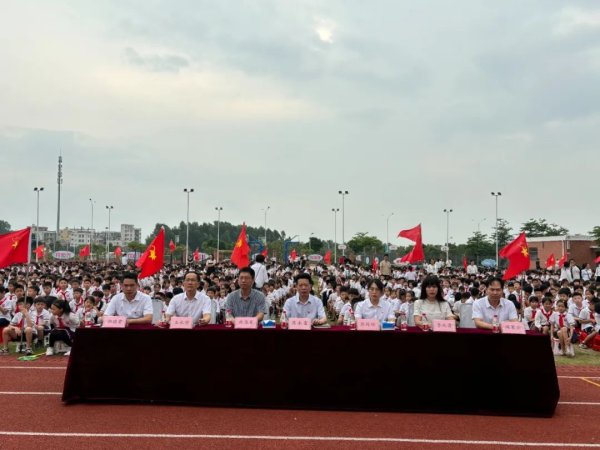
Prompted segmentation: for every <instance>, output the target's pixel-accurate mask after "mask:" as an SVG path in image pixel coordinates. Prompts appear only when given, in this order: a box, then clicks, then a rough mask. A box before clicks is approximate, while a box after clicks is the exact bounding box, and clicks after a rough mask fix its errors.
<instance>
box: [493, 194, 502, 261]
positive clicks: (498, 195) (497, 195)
mask: <svg viewBox="0 0 600 450" xmlns="http://www.w3.org/2000/svg"><path fill="white" fill-rule="evenodd" d="M501 195H502V192H492V197H496V227H495V230H496V232H495V233H494V234H495V235H496V269H497V268H498V197H500V196H501Z"/></svg>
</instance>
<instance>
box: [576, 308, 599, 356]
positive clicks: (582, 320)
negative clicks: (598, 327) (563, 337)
mask: <svg viewBox="0 0 600 450" xmlns="http://www.w3.org/2000/svg"><path fill="white" fill-rule="evenodd" d="M590 308H592V309H590ZM579 324H580V326H581V331H582V332H583V333H585V334H586V335H588V336H589V335H590V334H592V333H593V332H594V325H595V321H594V313H593V305H592V304H591V303H590V304H588V305H587V306H585V307H584V308H583V309H582V310H581V312H580V313H579ZM579 347H580V348H588V347H587V345H585V344H584V343H583V342H582V343H581V344H579Z"/></svg>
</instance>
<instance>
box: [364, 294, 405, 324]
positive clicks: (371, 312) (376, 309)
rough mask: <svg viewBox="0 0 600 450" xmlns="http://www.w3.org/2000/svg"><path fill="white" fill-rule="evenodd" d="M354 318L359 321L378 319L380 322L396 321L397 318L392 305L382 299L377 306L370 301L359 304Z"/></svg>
mask: <svg viewBox="0 0 600 450" xmlns="http://www.w3.org/2000/svg"><path fill="white" fill-rule="evenodd" d="M354 316H355V317H356V318H357V319H377V320H379V321H380V322H381V321H384V320H388V319H391V320H395V317H396V315H395V314H394V309H393V308H392V304H391V303H390V302H388V301H387V300H382V299H380V300H379V304H378V305H377V306H375V305H373V304H372V303H371V300H370V299H366V300H364V301H362V302H360V303H358V304H357V305H356V312H355V314H354Z"/></svg>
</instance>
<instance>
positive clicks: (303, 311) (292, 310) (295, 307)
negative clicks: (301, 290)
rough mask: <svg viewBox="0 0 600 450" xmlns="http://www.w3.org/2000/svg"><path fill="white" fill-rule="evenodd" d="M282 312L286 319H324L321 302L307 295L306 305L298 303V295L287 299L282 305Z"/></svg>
mask: <svg viewBox="0 0 600 450" xmlns="http://www.w3.org/2000/svg"><path fill="white" fill-rule="evenodd" d="M283 310H284V311H285V313H286V314H287V316H288V318H291V317H301V318H309V319H313V320H314V319H323V318H324V317H325V309H324V308H323V302H322V301H321V299H319V298H318V297H315V296H314V295H309V296H308V300H307V301H306V303H303V302H301V301H300V296H299V295H298V294H296V295H294V296H293V297H291V298H288V299H287V300H286V301H285V304H284V305H283Z"/></svg>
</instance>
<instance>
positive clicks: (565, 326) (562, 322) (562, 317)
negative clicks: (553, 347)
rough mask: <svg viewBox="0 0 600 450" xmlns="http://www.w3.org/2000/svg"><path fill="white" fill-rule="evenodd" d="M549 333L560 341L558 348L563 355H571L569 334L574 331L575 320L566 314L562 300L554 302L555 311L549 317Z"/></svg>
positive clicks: (565, 307) (565, 306) (564, 303)
mask: <svg viewBox="0 0 600 450" xmlns="http://www.w3.org/2000/svg"><path fill="white" fill-rule="evenodd" d="M550 327H551V335H552V337H554V338H555V339H558V340H559V341H560V350H561V354H562V355H563V356H565V355H567V354H569V355H573V356H574V353H573V351H572V346H571V336H572V334H573V332H574V331H575V321H573V320H572V319H570V318H569V316H568V315H567V304H566V302H565V301H564V300H559V301H557V302H556V311H554V313H553V314H552V316H551V317H550Z"/></svg>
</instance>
